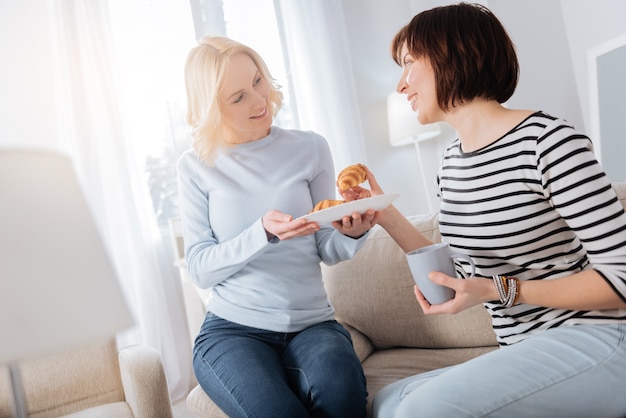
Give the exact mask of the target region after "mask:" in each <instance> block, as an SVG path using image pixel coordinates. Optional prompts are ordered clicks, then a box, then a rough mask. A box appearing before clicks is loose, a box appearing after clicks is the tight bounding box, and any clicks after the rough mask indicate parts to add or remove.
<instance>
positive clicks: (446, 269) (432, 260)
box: [406, 242, 476, 305]
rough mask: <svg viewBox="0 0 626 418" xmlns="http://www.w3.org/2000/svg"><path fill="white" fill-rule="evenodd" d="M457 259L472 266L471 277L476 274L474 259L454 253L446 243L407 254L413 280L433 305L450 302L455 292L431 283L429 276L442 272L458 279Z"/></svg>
mask: <svg viewBox="0 0 626 418" xmlns="http://www.w3.org/2000/svg"><path fill="white" fill-rule="evenodd" d="M455 259H462V260H465V261H467V262H468V263H469V264H470V266H471V268H472V274H471V275H470V277H472V276H474V275H475V274H476V266H475V264H474V262H473V261H472V259H471V258H470V257H469V256H468V255H465V254H461V253H459V252H456V251H452V250H451V249H450V245H448V243H446V242H441V243H439V244H433V245H429V246H426V247H422V248H418V249H417V250H413V251H411V252H409V253H407V255H406V260H407V262H408V263H409V268H410V269H411V274H412V275H413V280H415V284H417V287H418V288H419V290H420V292H422V295H424V297H425V298H426V300H427V301H428V302H429V303H430V304H431V305H438V304H440V303H444V302H447V301H449V300H450V299H452V298H453V297H454V290H452V289H450V288H449V287H445V286H440V285H438V284H436V283H433V282H431V281H430V280H429V279H428V274H429V273H430V272H431V271H440V272H442V273H444V274H447V275H448V276H451V277H457V274H456V269H455V265H454V260H455ZM463 277H465V278H467V276H465V271H463Z"/></svg>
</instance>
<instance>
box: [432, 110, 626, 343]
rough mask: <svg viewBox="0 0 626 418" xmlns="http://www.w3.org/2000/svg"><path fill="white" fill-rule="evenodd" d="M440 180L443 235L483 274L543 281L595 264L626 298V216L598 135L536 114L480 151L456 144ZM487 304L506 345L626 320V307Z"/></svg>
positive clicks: (500, 336)
mask: <svg viewBox="0 0 626 418" xmlns="http://www.w3.org/2000/svg"><path fill="white" fill-rule="evenodd" d="M438 180H439V193H440V198H441V211H440V218H439V222H440V228H441V235H442V237H443V239H444V240H445V241H447V242H449V243H450V244H451V245H452V246H453V247H454V248H455V249H456V250H459V251H461V252H465V253H467V254H468V255H470V256H471V257H472V258H473V260H474V262H475V263H476V274H477V276H483V277H491V276H493V275H494V274H499V275H506V276H516V277H518V278H519V279H520V280H544V279H550V278H556V277H560V276H565V275H569V274H572V273H575V272H578V271H581V270H584V269H590V268H593V269H596V270H597V271H598V272H599V273H600V274H601V275H602V276H603V277H604V278H605V279H606V280H607V282H608V283H610V285H611V286H612V287H613V288H614V289H615V291H616V292H617V293H618V294H619V295H620V296H621V298H622V299H624V300H626V215H625V214H624V210H623V207H622V205H621V204H620V202H619V201H618V200H617V198H616V195H615V192H614V191H613V189H612V188H611V184H610V180H609V179H608V178H607V177H606V175H605V173H604V171H603V170H602V168H601V167H600V165H599V164H598V162H597V160H596V159H595V156H594V154H593V149H592V144H591V141H590V140H589V138H588V137H586V136H585V135H582V134H581V133H579V132H577V131H576V130H574V129H573V128H572V127H571V126H570V125H569V124H567V122H565V121H564V120H561V119H556V118H554V117H551V116H549V115H547V114H545V113H541V112H537V113H535V114H533V115H531V116H529V117H528V118H527V119H526V120H525V121H523V122H522V123H521V124H520V125H518V126H517V127H516V128H514V129H513V130H512V131H511V132H509V133H508V134H507V135H505V136H504V137H502V138H500V139H499V140H497V141H495V142H494V143H492V144H491V145H489V146H487V147H485V148H483V149H481V150H478V151H476V152H472V153H464V152H462V151H461V149H460V142H459V141H458V140H456V141H455V142H453V143H452V144H451V145H450V146H449V147H448V149H447V150H446V152H445V154H444V159H443V164H442V168H441V171H440V173H439V179H438ZM522 289H523V286H522ZM486 307H487V308H488V310H489V312H490V313H491V315H492V318H493V325H494V329H495V331H496V334H497V336H498V340H499V342H500V343H501V344H502V345H508V344H511V343H514V342H516V341H519V340H521V339H524V338H525V337H526V336H528V335H529V334H531V333H532V332H535V331H538V330H543V329H547V328H550V327H554V326H558V325H561V324H579V323H589V322H596V323H606V322H613V321H621V322H626V310H620V311H618V310H615V311H592V312H575V311H567V310H558V309H546V308H540V307H535V306H529V305H517V306H514V307H511V308H507V309H504V308H501V307H499V305H497V304H490V303H488V304H486Z"/></svg>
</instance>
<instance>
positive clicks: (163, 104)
mask: <svg viewBox="0 0 626 418" xmlns="http://www.w3.org/2000/svg"><path fill="white" fill-rule="evenodd" d="M109 7H110V15H111V26H112V30H113V39H114V49H115V51H116V59H117V63H118V66H119V69H120V80H119V82H120V84H121V86H122V88H121V91H122V98H123V106H124V109H125V112H124V113H125V115H126V121H125V124H126V126H127V133H128V137H129V138H130V142H131V144H130V146H131V147H132V149H133V151H134V154H135V155H136V156H137V161H136V164H138V165H139V166H140V167H141V169H142V170H143V172H144V173H145V179H146V182H147V184H148V186H149V190H150V195H151V198H152V203H153V206H154V211H155V216H156V217H157V220H158V223H159V225H160V227H161V229H162V231H163V233H165V231H166V230H167V228H168V221H169V219H170V218H173V217H177V216H178V190H177V183H176V161H177V160H178V158H179V156H180V155H181V154H182V153H183V152H184V151H186V150H187V149H189V147H190V146H191V141H192V139H191V135H190V130H189V127H188V125H187V123H186V121H185V112H186V99H185V89H184V74H183V72H184V64H185V59H186V57H187V53H188V52H189V50H190V49H191V48H192V47H193V46H195V45H196V39H199V38H201V37H202V36H204V35H209V34H211V35H225V36H228V37H231V38H233V39H235V40H237V41H240V42H242V43H244V44H247V45H249V46H250V47H252V48H254V49H255V50H257V51H258V52H259V54H261V56H262V57H263V59H264V60H265V61H266V63H267V65H268V67H269V68H270V71H271V72H272V75H273V76H274V78H276V80H277V81H278V84H280V85H281V86H282V88H281V90H282V92H283V95H284V102H283V108H282V110H281V111H280V113H279V114H278V117H277V118H276V120H275V121H274V123H275V124H277V125H279V126H282V127H286V128H292V127H294V122H293V121H294V118H293V117H292V115H293V114H294V113H293V111H292V106H291V103H292V102H293V101H292V100H291V98H290V94H289V90H290V89H289V82H288V79H287V74H288V71H287V69H286V66H285V60H284V59H283V53H282V46H281V39H280V36H279V32H278V25H277V18H276V14H275V12H274V4H273V1H272V0H223V1H222V0H191V2H182V1H180V0H131V1H129V0H109Z"/></svg>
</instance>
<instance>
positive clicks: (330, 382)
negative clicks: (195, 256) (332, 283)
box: [193, 313, 367, 418]
mask: <svg viewBox="0 0 626 418" xmlns="http://www.w3.org/2000/svg"><path fill="white" fill-rule="evenodd" d="M193 366H194V372H195V374H196V378H197V379H198V382H199V383H200V386H201V387H202V388H203V389H204V391H205V392H206V393H207V394H208V395H209V396H210V397H211V400H212V401H213V402H215V403H216V404H217V405H218V406H219V407H220V408H221V409H222V411H224V412H225V413H226V414H227V415H228V416H229V417H230V418H234V417H268V418H270V417H271V418H280V417H285V418H299V417H303V418H308V417H320V418H322V417H337V418H349V417H355V418H357V417H358V418H363V417H365V408H366V398H367V390H366V386H365V376H364V374H363V369H362V367H361V362H360V361H359V359H358V357H357V356H356V353H355V352H354V348H353V346H352V340H351V338H350V334H349V333H348V331H346V329H345V328H344V327H342V326H341V325H340V324H339V323H338V322H336V321H326V322H322V323H320V324H316V325H313V326H311V327H309V328H307V329H304V330H302V331H300V332H295V333H280V332H273V331H267V330H263V329H257V328H251V327H246V326H243V325H239V324H235V323H233V322H229V321H227V320H225V319H222V318H220V317H218V316H216V315H213V314H211V313H208V314H207V316H206V319H205V321H204V323H203V325H202V328H201V330H200V333H199V335H198V337H197V338H196V342H195V345H194V352H193Z"/></svg>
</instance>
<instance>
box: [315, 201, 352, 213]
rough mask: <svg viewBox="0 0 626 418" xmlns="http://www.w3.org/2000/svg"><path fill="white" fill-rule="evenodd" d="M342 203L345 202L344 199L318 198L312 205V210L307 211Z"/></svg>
mask: <svg viewBox="0 0 626 418" xmlns="http://www.w3.org/2000/svg"><path fill="white" fill-rule="evenodd" d="M342 203H346V201H345V200H332V199H326V200H320V201H319V202H317V204H316V205H315V206H314V207H313V210H311V212H309V213H313V212H317V211H318V210H322V209H328V208H330V207H332V206H337V205H341V204H342Z"/></svg>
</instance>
